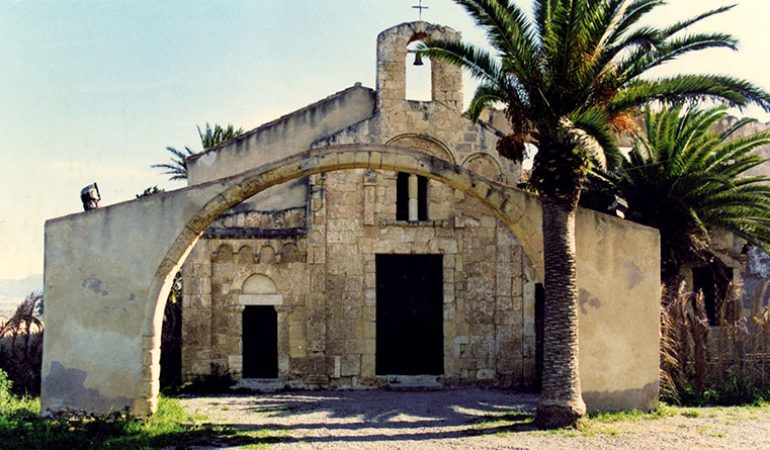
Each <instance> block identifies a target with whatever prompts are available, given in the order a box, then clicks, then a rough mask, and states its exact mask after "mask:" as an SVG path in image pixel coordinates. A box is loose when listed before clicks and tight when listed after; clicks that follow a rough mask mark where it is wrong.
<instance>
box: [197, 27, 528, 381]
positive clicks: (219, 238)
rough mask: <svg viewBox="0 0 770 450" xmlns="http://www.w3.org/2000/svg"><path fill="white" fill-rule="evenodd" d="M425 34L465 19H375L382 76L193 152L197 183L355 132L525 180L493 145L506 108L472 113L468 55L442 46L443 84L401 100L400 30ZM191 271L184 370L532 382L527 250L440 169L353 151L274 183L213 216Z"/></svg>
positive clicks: (350, 137) (355, 138)
mask: <svg viewBox="0 0 770 450" xmlns="http://www.w3.org/2000/svg"><path fill="white" fill-rule="evenodd" d="M425 38H452V39H459V33H457V32H455V31H453V30H452V29H450V28H447V27H443V26H438V25H431V24H428V23H425V22H415V23H406V24H401V25H398V26H395V27H393V28H390V29H388V30H386V31H384V32H382V33H381V34H380V35H379V37H378V39H377V56H378V58H377V89H376V90H372V89H368V88H365V87H362V86H361V85H360V84H356V86H353V87H351V88H349V89H346V90H344V91H342V92H338V93H336V94H334V95H332V96H330V97H328V98H326V99H323V100H321V101H320V102H317V103H315V104H312V105H310V106H308V107H306V108H303V109H300V110H298V111H296V112H294V113H292V114H289V115H287V116H284V117H281V118H279V119H277V120H275V121H273V122H270V123H268V124H265V125H263V126H261V127H259V128H256V129H254V130H252V131H250V132H247V133H245V134H244V135H242V136H240V137H239V138H238V139H237V140H236V141H235V142H231V143H227V144H224V145H223V146H221V147H218V148H214V149H211V150H209V151H207V152H205V153H204V154H201V155H199V156H197V157H194V158H193V159H191V160H190V161H189V162H188V170H189V180H190V184H198V183H203V182H206V181H209V180H213V179H217V178H222V177H224V176H227V175H229V174H235V173H238V172H242V171H243V170H246V169H248V168H249V167H252V166H257V165H260V164H265V163H268V162H270V161H271V160H275V159H280V158H283V157H286V156H289V155H290V154H292V153H297V152H301V151H304V150H306V149H307V148H313V147H321V146H326V145H331V144H360V143H375V144H388V145H394V146H405V147H410V148H416V149H419V150H421V151H424V152H426V153H429V154H431V155H433V156H436V157H439V158H443V159H446V160H448V161H450V162H452V163H455V164H458V165H461V166H463V167H466V168H470V169H472V170H474V171H476V172H478V173H480V174H482V175H484V176H486V177H488V178H490V179H493V180H496V181H498V182H500V183H505V184H509V185H513V184H515V183H517V182H518V181H519V176H520V166H519V165H517V164H514V163H512V162H511V161H508V160H505V159H502V158H500V157H499V155H498V154H497V151H496V143H497V139H498V136H500V135H501V131H500V128H502V127H504V126H505V120H504V118H502V117H497V115H493V116H488V117H487V118H486V120H484V121H481V122H479V123H473V122H471V121H470V120H469V119H467V118H466V117H464V116H463V115H462V95H463V94H462V73H461V70H460V69H458V68H456V67H453V66H449V65H447V64H443V63H440V62H432V64H431V66H430V71H431V80H432V81H431V82H432V91H431V94H432V95H431V96H432V100H431V101H410V100H406V96H405V94H406V91H405V81H406V79H405V73H406V64H408V62H407V58H408V57H409V53H410V51H409V50H408V48H407V46H408V45H409V44H411V43H413V42H414V41H418V40H422V39H425ZM422 70H428V67H423V68H422ZM501 124H502V125H501ZM183 276H184V313H183V314H184V317H183V342H184V344H183V377H184V378H185V379H187V380H192V379H195V378H196V377H200V376H205V375H208V374H211V373H212V372H213V371H218V372H227V373H229V374H231V375H232V376H233V377H234V378H235V379H239V380H241V384H240V385H241V386H244V387H257V388H259V387H262V388H265V387H282V386H289V387H333V388H351V387H352V388H355V387H376V386H382V385H385V384H389V383H406V384H409V383H418V384H427V385H456V384H476V383H480V384H485V385H495V386H506V387H517V388H531V387H532V386H533V384H534V383H535V371H536V368H535V366H536V361H535V353H536V352H535V346H536V342H535V341H536V336H535V324H534V310H535V292H536V283H537V280H535V279H534V278H533V275H532V271H531V270H530V263H529V260H528V258H527V255H525V254H524V252H523V251H522V247H521V246H520V245H519V243H518V242H517V240H516V237H515V236H513V235H512V234H511V232H510V231H509V230H508V228H507V227H506V226H505V225H504V224H503V223H502V222H500V221H499V220H498V219H497V218H496V217H495V216H494V214H493V213H492V212H491V211H490V210H489V209H488V208H486V207H485V206H484V205H482V204H481V203H480V202H479V201H478V200H476V199H473V198H470V197H468V196H466V195H463V194H462V193H460V192H459V191H455V190H453V189H452V188H450V187H448V186H446V185H443V184H442V183H439V182H436V181H428V180H427V179H423V178H421V177H417V176H416V175H410V174H405V173H395V172H388V171H364V170H361V169H354V170H345V171H339V172H332V173H327V174H321V175H314V176H311V177H309V179H301V180H299V181H296V182H293V183H288V184H286V185H281V186H276V187H274V188H271V189H270V190H268V191H266V192H263V193H261V194H259V195H257V196H255V197H254V198H252V199H251V200H249V201H248V202H245V203H243V204H241V205H239V206H238V207H236V208H234V209H232V210H230V211H229V212H228V213H227V214H225V215H223V216H222V217H220V218H219V220H217V221H216V222H215V223H214V225H212V226H211V227H210V228H209V229H208V230H207V231H206V233H205V234H204V237H203V238H202V239H201V240H200V241H199V242H198V243H197V244H196V246H195V248H194V249H193V251H192V252H191V254H190V256H189V257H188V259H187V261H186V262H185V265H184V268H183Z"/></svg>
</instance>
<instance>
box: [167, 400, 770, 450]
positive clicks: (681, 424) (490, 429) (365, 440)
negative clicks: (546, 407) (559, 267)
mask: <svg viewBox="0 0 770 450" xmlns="http://www.w3.org/2000/svg"><path fill="white" fill-rule="evenodd" d="M535 402H536V397H534V396H532V395H522V394H514V393H511V392H509V391H501V390H486V389H457V390H444V391H434V392H393V391H305V392H289V393H276V394H259V395H231V396H220V397H198V398H189V399H183V400H182V405H183V407H184V408H185V409H186V410H187V411H188V412H189V413H195V414H202V415H205V416H206V417H207V421H210V422H212V423H214V424H224V425H228V426H230V427H233V428H235V429H238V430H242V431H244V432H253V435H254V436H255V440H254V442H255V443H260V442H262V443H271V445H270V447H269V448H271V449H288V448H291V449H360V450H363V449H390V448H398V449H563V448H590V449H602V448H629V449H645V450H646V449H672V448H702V449H712V448H713V449H715V448H731V449H737V448H751V449H760V448H767V449H770V409H767V408H763V409H759V408H754V409H749V408H699V409H693V410H676V415H674V416H672V417H662V418H658V419H654V420H641V419H637V420H631V419H629V420H622V421H618V422H612V423H606V422H603V421H601V420H592V421H591V422H590V424H589V425H587V426H586V427H585V428H584V429H582V431H556V432H543V431H536V430H533V429H532V427H531V426H530V425H529V422H530V421H531V414H532V412H533V411H534V405H535ZM260 430H262V431H260ZM212 444H213V445H216V443H212ZM208 448H216V447H215V446H212V447H208Z"/></svg>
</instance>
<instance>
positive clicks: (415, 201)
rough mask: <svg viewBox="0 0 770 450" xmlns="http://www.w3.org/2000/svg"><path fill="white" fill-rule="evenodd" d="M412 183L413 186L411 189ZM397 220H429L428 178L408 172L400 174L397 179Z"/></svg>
mask: <svg viewBox="0 0 770 450" xmlns="http://www.w3.org/2000/svg"><path fill="white" fill-rule="evenodd" d="M410 180H411V181H410ZM410 183H411V184H412V186H411V188H410ZM410 189H411V190H410ZM396 220H405V221H409V222H417V221H421V220H428V179H427V178H425V177H423V176H419V175H414V174H409V173H406V172H399V173H398V178H397V179H396Z"/></svg>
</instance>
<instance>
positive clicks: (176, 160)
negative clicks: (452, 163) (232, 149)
mask: <svg viewBox="0 0 770 450" xmlns="http://www.w3.org/2000/svg"><path fill="white" fill-rule="evenodd" d="M196 128H197V129H198V136H199V137H200V139H201V146H202V147H203V150H204V151H205V150H208V149H210V148H214V147H216V146H218V145H219V144H222V143H223V142H227V141H230V140H232V139H235V138H236V137H238V136H240V135H241V134H243V128H238V129H236V128H235V127H234V126H232V125H227V126H226V127H224V128H222V126H220V125H216V124H215V125H214V128H211V126H209V124H208V123H206V131H205V132H204V131H201V127H200V126H197V125H196ZM184 149H185V151H184V152H181V151H179V150H177V149H176V148H174V147H171V146H169V147H166V151H168V152H169V153H171V155H173V156H172V157H171V163H163V164H153V165H152V166H150V167H152V168H154V169H163V170H165V172H161V173H163V174H165V175H171V178H169V180H171V181H174V180H186V179H187V158H189V157H190V156H193V155H195V154H196V153H197V152H196V151H194V150H192V149H191V148H190V147H187V146H185V147H184Z"/></svg>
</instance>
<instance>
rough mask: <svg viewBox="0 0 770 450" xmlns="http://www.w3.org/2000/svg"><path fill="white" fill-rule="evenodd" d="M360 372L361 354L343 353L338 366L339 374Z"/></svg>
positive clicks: (351, 374)
mask: <svg viewBox="0 0 770 450" xmlns="http://www.w3.org/2000/svg"><path fill="white" fill-rule="evenodd" d="M360 374H361V356H360V355H343V356H342V360H341V366H340V375H341V376H343V377H344V376H358V375H360Z"/></svg>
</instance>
